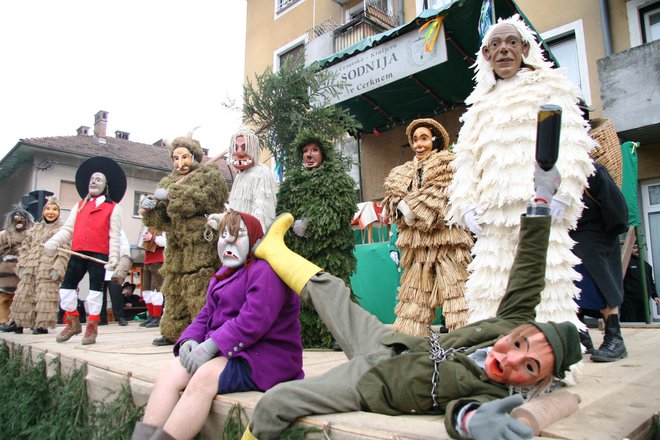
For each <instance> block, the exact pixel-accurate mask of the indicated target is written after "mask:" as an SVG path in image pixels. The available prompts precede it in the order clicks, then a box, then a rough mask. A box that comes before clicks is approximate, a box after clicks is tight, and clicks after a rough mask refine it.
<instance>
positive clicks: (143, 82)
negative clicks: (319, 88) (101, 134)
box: [0, 0, 246, 158]
mask: <svg viewBox="0 0 660 440" xmlns="http://www.w3.org/2000/svg"><path fill="white" fill-rule="evenodd" d="M245 8H246V1H245V0H188V1H180V0H177V1H175V0H106V1H99V0H59V1H53V0H20V1H3V2H1V3H0V41H1V42H2V43H0V63H1V64H0V65H1V66H2V69H1V70H0V158H1V157H4V156H5V155H6V154H7V153H8V152H9V150H10V149H11V148H13V147H14V146H15V145H16V143H17V142H18V140H19V139H21V138H33V137H48V136H73V135H75V134H76V129H77V128H78V127H80V126H81V125H86V126H88V127H93V126H94V114H96V112H97V111H99V110H105V111H107V112H108V128H107V134H108V136H114V133H115V131H116V130H121V131H126V132H129V133H130V140H132V141H135V142H143V143H148V144H151V143H154V142H156V141H157V140H159V139H161V138H166V139H173V138H175V137H177V136H182V135H185V134H187V133H188V132H189V131H190V130H191V129H193V128H195V127H198V126H199V128H198V129H197V130H196V131H195V134H194V137H195V138H196V139H198V140H199V141H200V142H201V144H202V147H204V148H209V150H210V155H211V156H213V155H214V153H215V154H218V153H219V152H220V151H221V150H223V149H224V148H225V147H226V146H227V144H228V143H229V139H230V137H231V134H232V132H233V131H234V130H235V129H236V128H237V127H238V126H239V125H240V122H241V115H240V112H239V111H236V110H228V109H227V108H226V107H224V106H223V103H226V102H229V101H232V100H233V101H234V102H238V103H239V104H240V100H241V95H242V82H243V77H244V51H245Z"/></svg>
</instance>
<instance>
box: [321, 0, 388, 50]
mask: <svg viewBox="0 0 660 440" xmlns="http://www.w3.org/2000/svg"><path fill="white" fill-rule="evenodd" d="M398 21H399V19H398V15H397V14H395V13H394V12H393V11H390V10H389V9H388V1H387V0H366V2H365V4H364V9H363V10H362V11H360V12H358V13H357V14H355V15H354V17H353V18H352V19H351V20H350V21H348V22H347V23H345V24H343V25H341V26H339V27H337V28H336V29H335V30H334V50H335V52H338V51H340V50H343V49H346V48H347V47H349V46H352V45H353V44H355V43H357V42H358V41H361V40H363V39H365V38H367V37H371V36H373V35H376V34H379V33H381V32H383V31H385V30H387V29H391V28H393V27H395V26H396V25H397V24H398Z"/></svg>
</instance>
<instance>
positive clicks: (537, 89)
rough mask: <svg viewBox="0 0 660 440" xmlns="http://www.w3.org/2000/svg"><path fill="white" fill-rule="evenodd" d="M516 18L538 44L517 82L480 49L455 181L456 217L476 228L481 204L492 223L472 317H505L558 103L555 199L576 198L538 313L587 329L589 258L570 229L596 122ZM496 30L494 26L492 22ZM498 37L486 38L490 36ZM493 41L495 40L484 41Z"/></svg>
mask: <svg viewBox="0 0 660 440" xmlns="http://www.w3.org/2000/svg"><path fill="white" fill-rule="evenodd" d="M503 22H506V23H511V24H513V25H514V26H515V27H516V29H518V31H519V32H520V34H521V36H522V39H523V40H526V41H528V42H529V46H530V47H529V56H527V57H523V63H524V64H525V65H526V66H528V67H524V68H522V69H521V70H520V71H519V72H518V73H517V74H516V75H514V76H513V77H511V78H508V79H497V80H496V79H495V75H494V72H493V68H492V67H491V65H490V63H489V62H488V61H487V60H486V59H485V58H484V55H483V54H482V52H481V50H480V51H479V53H478V55H477V62H476V70H477V73H476V80H477V86H476V88H475V90H474V91H473V92H472V94H471V95H470V96H469V97H468V98H467V100H466V103H467V104H468V105H469V108H468V110H467V112H466V113H465V114H464V115H463V116H462V121H463V127H462V128H461V131H460V133H459V137H458V141H457V144H456V145H455V146H454V151H455V153H456V159H455V160H454V161H453V162H452V166H453V168H454V169H455V174H454V179H453V182H452V184H451V186H450V188H449V193H450V203H451V204H450V209H449V212H448V215H447V219H448V220H449V222H450V223H452V224H458V225H463V226H466V225H467V224H466V222H465V218H464V216H465V214H466V213H467V212H468V211H470V210H472V209H474V210H475V212H476V213H477V219H478V221H479V223H480V225H481V227H482V231H483V232H482V233H481V234H480V235H479V236H478V237H477V241H476V244H475V245H474V248H473V250H472V254H473V256H474V260H473V262H472V263H471V264H470V266H469V267H468V271H469V272H471V273H470V276H469V278H468V281H467V283H466V292H465V296H466V299H467V301H468V304H469V307H470V322H474V321H477V320H479V319H484V318H488V317H492V316H495V312H496V310H497V306H498V304H499V302H500V299H501V298H502V296H503V295H504V292H505V291H506V283H507V280H508V278H509V272H510V271H511V265H512V263H513V255H514V253H515V249H516V246H517V245H518V227H519V225H520V220H519V216H520V214H521V213H523V212H525V207H526V205H527V203H528V202H529V201H530V199H531V198H532V197H534V179H533V174H534V164H535V144H536V124H537V112H538V108H539V106H540V105H542V104H549V103H552V104H556V105H559V106H560V107H561V108H562V110H563V113H562V125H561V138H560V149H559V158H558V160H557V163H556V166H557V169H558V170H559V173H560V174H561V176H562V179H561V185H560V187H559V190H558V192H557V194H556V195H555V196H554V199H553V203H554V202H557V203H561V202H563V204H565V205H566V207H565V212H564V214H563V218H561V219H559V220H556V221H553V224H552V233H551V234H550V247H549V250H548V270H547V273H546V287H545V289H544V291H543V292H542V293H541V303H540V305H539V306H538V310H537V319H538V320H539V321H541V322H543V321H557V322H561V321H570V322H573V323H574V324H576V325H577V326H578V328H581V324H580V323H579V321H578V320H577V317H576V304H575V301H574V298H575V297H576V296H577V294H578V289H577V288H576V287H575V286H574V284H573V282H574V281H575V280H576V279H578V278H579V275H578V273H577V272H576V271H575V269H574V268H573V266H575V265H576V264H578V263H579V262H580V260H579V258H577V257H576V256H575V255H573V253H572V252H571V248H572V247H573V240H571V238H570V237H569V235H568V230H569V229H573V228H575V227H576V225H577V220H578V218H579V217H580V214H581V212H582V208H583V204H582V201H581V200H580V198H581V196H582V192H583V189H584V187H585V185H586V184H587V176H589V175H590V174H591V173H593V170H594V168H593V165H592V162H591V159H590V158H589V151H590V150H591V149H592V148H593V147H594V145H595V142H594V141H593V140H592V139H591V138H590V137H589V136H588V134H587V123H586V122H585V120H584V119H583V118H582V115H581V112H580V109H579V108H578V106H577V102H578V90H577V89H576V87H575V86H574V85H573V84H572V83H571V81H570V80H569V78H568V77H567V76H566V74H565V71H564V70H563V69H552V68H551V64H550V63H549V62H547V61H545V60H544V59H543V55H542V53H541V48H540V46H539V44H538V43H537V42H536V40H535V38H534V36H533V34H532V32H531V31H530V30H529V28H527V27H526V26H525V25H524V23H523V22H522V21H521V20H520V19H519V18H518V17H517V16H515V17H513V18H510V19H507V20H503ZM491 29H492V28H491ZM488 39H489V34H486V36H485V37H484V42H487V41H488ZM483 44H486V43H483Z"/></svg>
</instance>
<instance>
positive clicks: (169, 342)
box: [152, 336, 174, 347]
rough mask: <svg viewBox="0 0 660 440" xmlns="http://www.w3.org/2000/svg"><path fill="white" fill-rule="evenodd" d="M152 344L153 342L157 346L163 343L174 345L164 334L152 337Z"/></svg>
mask: <svg viewBox="0 0 660 440" xmlns="http://www.w3.org/2000/svg"><path fill="white" fill-rule="evenodd" d="M152 344H154V345H156V346H158V347H162V346H164V345H174V342H172V341H170V340H169V339H167V338H166V337H165V336H161V337H160V338H156V339H154V340H153V342H152Z"/></svg>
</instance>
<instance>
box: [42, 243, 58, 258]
mask: <svg viewBox="0 0 660 440" xmlns="http://www.w3.org/2000/svg"><path fill="white" fill-rule="evenodd" d="M44 250H45V251H46V254H47V255H50V256H51V257H52V256H53V255H55V254H56V253H57V242H55V241H53V240H48V241H47V242H46V243H44Z"/></svg>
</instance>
